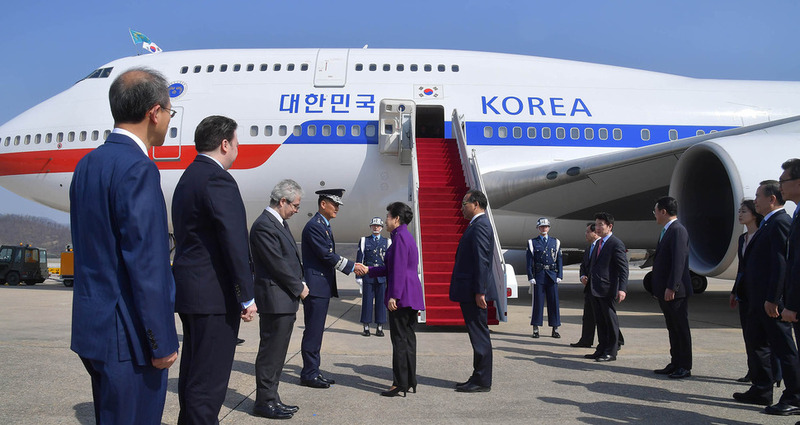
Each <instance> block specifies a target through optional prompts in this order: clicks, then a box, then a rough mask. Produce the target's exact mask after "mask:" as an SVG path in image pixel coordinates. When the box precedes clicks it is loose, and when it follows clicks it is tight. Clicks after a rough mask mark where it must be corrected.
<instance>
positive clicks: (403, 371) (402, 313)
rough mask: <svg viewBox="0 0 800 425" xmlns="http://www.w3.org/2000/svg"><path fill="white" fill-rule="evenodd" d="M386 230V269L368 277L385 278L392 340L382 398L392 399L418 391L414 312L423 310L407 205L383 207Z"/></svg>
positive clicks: (416, 258) (409, 211) (410, 213)
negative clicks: (389, 383)
mask: <svg viewBox="0 0 800 425" xmlns="http://www.w3.org/2000/svg"><path fill="white" fill-rule="evenodd" d="M386 211H388V213H387V214H386V230H388V231H389V232H390V233H391V235H392V246H390V247H389V249H388V250H386V257H385V258H384V263H385V264H386V265H385V266H382V267H371V268H370V269H369V276H370V277H378V276H386V296H385V298H384V301H385V303H386V307H387V309H388V310H389V326H390V335H391V340H392V374H393V375H394V376H393V380H392V386H391V388H389V390H388V391H383V392H381V395H382V396H386V397H394V396H397V395H399V394H400V393H401V392H402V393H403V397H405V396H406V392H407V391H409V390H411V392H414V393H416V392H417V335H416V334H415V333H414V327H415V326H416V324H417V312H418V311H419V310H425V303H424V301H423V300H422V285H421V284H420V282H419V275H418V274H417V272H418V266H419V250H418V249H417V244H416V243H415V242H414V238H413V237H412V236H411V233H410V232H409V231H408V223H410V222H411V219H412V218H413V217H414V213H413V212H412V211H411V208H409V206H408V205H406V204H404V203H402V202H394V203H391V204H389V206H388V207H386Z"/></svg>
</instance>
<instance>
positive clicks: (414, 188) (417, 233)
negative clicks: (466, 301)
mask: <svg viewBox="0 0 800 425" xmlns="http://www.w3.org/2000/svg"><path fill="white" fill-rule="evenodd" d="M410 140H411V194H410V195H411V206H412V208H413V209H414V240H415V241H416V242H417V256H418V257H419V263H418V264H419V265H418V266H417V273H418V274H419V282H420V284H421V286H422V302H423V305H424V303H425V274H424V273H423V270H422V228H421V225H420V222H419V165H418V164H417V139H416V137H415V135H414V133H413V132H412V134H411V138H410ZM425 319H426V318H425V311H420V312H419V314H418V316H417V320H418V321H419V322H425Z"/></svg>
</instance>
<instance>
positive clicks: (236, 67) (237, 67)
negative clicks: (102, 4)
mask: <svg viewBox="0 0 800 425" xmlns="http://www.w3.org/2000/svg"><path fill="white" fill-rule="evenodd" d="M228 68H229V67H228V64H222V65H219V67H217V66H216V65H206V67H205V69H206V72H214V70H218V71H219V72H228ZM242 68H243V66H242V64H240V63H236V64H233V67H231V70H232V71H233V72H239V71H241V70H242ZM255 69H256V65H255V64H253V63H248V64H246V65H244V70H245V71H246V72H253V71H255ZM258 69H259V71H262V72H264V71H268V70H269V69H270V66H269V64H266V63H262V64H261V65H259V66H258ZM281 69H285V70H286V71H294V70H296V69H298V68H297V66H296V65H295V64H293V63H288V64H286V67H285V68H284V67H283V64H280V63H275V64H273V65H272V70H273V71H280V70H281ZM299 69H300V71H308V64H307V63H302V64H300V68H299ZM367 69H369V70H370V71H377V70H378V65H377V64H374V63H371V64H369V65H368V66H367ZM381 69H382V70H384V71H391V70H392V65H391V64H388V63H385V64H383V65H382V66H381ZM405 69H406V66H405V65H404V64H402V63H398V64H396V65H395V70H396V71H398V72H403V71H405ZM355 70H356V71H363V70H364V64H363V63H357V64H356V65H355ZM408 70H409V71H411V72H417V71H419V65H417V64H415V63H412V64H411V65H409V66H408ZM422 70H423V71H425V72H432V71H433V65H431V64H429V63H426V64H423V65H422ZM436 70H437V71H439V72H445V71H447V66H446V65H444V64H439V65H437V66H436ZM450 70H451V71H452V72H459V71H460V67H459V66H458V65H451V66H450ZM98 71H103V70H102V69H101V70H97V71H95V72H94V73H92V74H90V76H89V77H87V78H97V77H92V76H91V75H95V73H97V72H98ZM108 71H109V73H110V71H111V68H108ZM202 71H203V65H195V66H194V68H192V72H193V73H195V74H199V73H200V72H202ZM180 73H181V74H188V73H189V67H188V66H182V67H181V70H180ZM106 76H108V74H106ZM101 78H105V77H101Z"/></svg>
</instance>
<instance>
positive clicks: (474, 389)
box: [456, 382, 492, 393]
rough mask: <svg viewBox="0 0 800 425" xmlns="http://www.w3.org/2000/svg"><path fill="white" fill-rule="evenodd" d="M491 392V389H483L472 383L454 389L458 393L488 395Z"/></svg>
mask: <svg viewBox="0 0 800 425" xmlns="http://www.w3.org/2000/svg"><path fill="white" fill-rule="evenodd" d="M491 390H492V387H483V386H480V385H478V384H473V383H472V382H470V383H468V384H467V385H464V386H460V387H456V391H457V392H460V393H488V392H489V391H491Z"/></svg>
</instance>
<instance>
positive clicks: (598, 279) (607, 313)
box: [584, 212, 628, 362]
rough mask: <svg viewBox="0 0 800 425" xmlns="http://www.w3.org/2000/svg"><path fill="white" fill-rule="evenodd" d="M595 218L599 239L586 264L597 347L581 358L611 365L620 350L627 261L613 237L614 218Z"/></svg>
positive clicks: (604, 216) (607, 216)
mask: <svg viewBox="0 0 800 425" xmlns="http://www.w3.org/2000/svg"><path fill="white" fill-rule="evenodd" d="M594 218H595V220H594V227H595V232H596V233H597V236H599V239H597V242H595V244H594V248H593V249H592V258H591V259H590V260H589V285H590V289H591V291H592V311H593V312H594V319H595V321H596V322H597V340H598V343H597V348H595V352H594V353H592V354H587V355H585V356H584V357H586V358H587V359H594V360H595V361H597V362H611V361H614V360H616V359H617V351H618V350H619V319H618V318H617V304H618V303H621V302H622V301H624V300H625V295H626V293H625V291H626V290H627V288H628V258H627V257H626V255H625V245H624V244H623V243H622V241H621V240H619V239H618V238H617V237H616V236H614V235H613V234H612V230H613V228H614V216H612V215H611V214H609V213H605V212H600V213H597V214H595V216H594Z"/></svg>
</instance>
